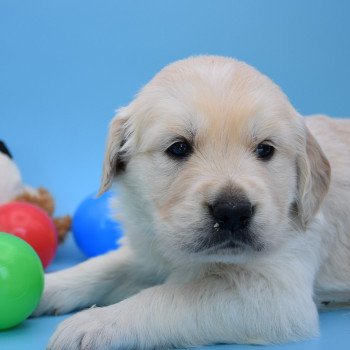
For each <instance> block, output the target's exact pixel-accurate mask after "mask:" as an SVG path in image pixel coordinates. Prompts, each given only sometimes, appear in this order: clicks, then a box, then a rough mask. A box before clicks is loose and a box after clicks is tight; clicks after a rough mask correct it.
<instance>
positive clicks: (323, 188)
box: [297, 126, 331, 228]
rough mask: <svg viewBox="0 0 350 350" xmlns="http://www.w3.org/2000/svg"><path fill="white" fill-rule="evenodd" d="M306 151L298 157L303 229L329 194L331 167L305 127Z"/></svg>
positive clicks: (298, 199) (300, 214) (299, 195)
mask: <svg viewBox="0 0 350 350" xmlns="http://www.w3.org/2000/svg"><path fill="white" fill-rule="evenodd" d="M305 136H306V143H305V149H304V151H303V152H302V154H300V155H299V157H298V195H297V208H298V215H299V218H300V220H301V224H302V226H303V228H306V227H307V225H308V223H309V222H310V220H311V219H312V218H313V217H314V215H315V214H316V213H317V211H318V209H319V208H320V205H321V203H322V201H323V199H324V197H325V195H326V194H327V192H328V188H329V183H330V179H331V167H330V164H329V162H328V159H327V158H326V156H325V154H324V153H323V151H322V149H321V147H320V145H319V144H318V142H317V141H316V139H315V138H314V137H313V136H312V134H311V133H310V131H309V129H308V128H307V127H306V126H305Z"/></svg>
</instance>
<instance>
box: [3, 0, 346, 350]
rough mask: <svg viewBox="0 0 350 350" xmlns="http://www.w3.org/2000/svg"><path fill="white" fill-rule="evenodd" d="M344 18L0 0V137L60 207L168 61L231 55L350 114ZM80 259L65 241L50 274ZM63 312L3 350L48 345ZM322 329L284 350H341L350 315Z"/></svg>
mask: <svg viewBox="0 0 350 350" xmlns="http://www.w3.org/2000/svg"><path fill="white" fill-rule="evenodd" d="M349 15H350V1H347V0H337V1H334V0H329V1H322V0H290V1H282V0H265V1H259V0H255V1H253V0H240V1H237V0H231V1H229V0H211V1H208V0H174V1H169V0H159V1H155V0H153V1H150V0H147V1H146V0H144V1H117V0H96V1H88V0H55V1H50V0H42V1H39V0H31V1H27V0H0V139H4V140H5V141H6V142H7V144H8V146H9V148H10V149H11V151H12V153H13V154H14V156H15V158H16V161H17V163H18V165H19V167H20V169H21V171H22V173H23V178H24V181H25V182H26V183H27V184H30V185H32V186H34V187H36V186H39V185H44V186H45V187H47V188H48V189H50V190H51V191H52V192H53V194H54V196H55V197H56V199H57V206H58V213H60V214H61V213H66V212H67V213H72V212H73V210H74V209H75V208H76V206H77V205H78V203H79V202H80V201H81V200H82V199H83V198H84V197H85V196H86V195H88V194H90V193H91V192H94V191H95V190H96V188H97V187H98V184H99V178H100V173H101V163H102V159H103V153H104V148H105V136H106V133H107V127H108V123H109V121H110V120H111V118H112V116H113V114H114V110H115V109H116V108H118V107H120V106H122V105H125V104H127V103H128V102H129V101H130V100H131V99H132V97H133V96H134V94H135V93H136V92H137V91H138V90H139V89H140V88H141V87H142V86H143V85H144V84H145V83H146V82H147V81H148V80H149V79H150V78H151V77H152V76H153V75H154V74H155V73H156V72H157V71H158V70H159V69H160V68H162V67H163V66H164V65H166V64H168V63H170V62H172V61H174V60H177V59H180V58H184V57H187V56H189V55H197V54H217V55H227V56H233V57H237V58H239V59H241V60H244V61H247V62H248V63H250V64H252V65H254V66H255V67H257V68H258V69H259V70H261V71H262V72H264V73H265V74H267V75H269V76H270V77H271V78H272V79H273V80H275V81H276V82H277V83H278V84H279V85H280V86H281V87H282V88H283V90H284V91H285V92H286V93H287V95H288V96H289V97H290V99H291V101H292V103H293V104H294V106H295V107H296V108H297V109H298V110H299V111H300V112H301V113H303V114H310V113H326V114H329V115H332V116H340V117H341V116H350V89H349V81H350V64H349V61H350V40H349V37H350V20H349ZM83 259H84V257H83V256H82V255H81V254H79V252H78V251H77V250H76V247H74V244H73V242H72V241H71V240H69V241H68V242H67V245H66V246H63V247H61V248H60V250H59V252H58V255H57V258H56V261H55V263H54V265H53V266H52V267H51V270H54V269H59V268H62V267H66V266H69V265H72V264H75V263H77V262H79V261H82V260H83ZM0 311H1V310H0ZM64 317H66V316H62V317H60V318H53V317H52V318H48V319H37V320H29V321H26V322H25V323H24V324H23V325H22V326H20V327H18V328H15V329H14V330H12V331H9V332H3V333H2V334H0V348H1V349H2V348H4V349H5V348H6V349H11V350H13V349H29V348H31V349H39V348H44V345H45V343H46V342H47V339H48V338H49V336H50V334H51V333H52V331H53V329H54V327H55V326H56V325H57V324H58V322H59V320H61V319H63V318H64ZM321 328H322V337H321V338H319V339H317V340H314V341H310V342H302V343H298V344H294V345H284V346H281V347H279V348H280V349H289V348H290V349H302V348H303V349H304V348H307V349H330V348H331V347H332V345H334V346H336V348H338V349H341V348H342V349H348V347H349V344H350V331H349V330H350V314H349V312H348V311H342V312H340V313H339V312H338V313H329V314H324V315H322V316H321ZM222 348H223V349H224V348H228V347H225V346H223V347H222ZM239 348H241V347H235V349H239ZM243 348H244V349H246V348H245V347H242V349H243ZM252 348H253V347H252ZM254 348H256V347H254ZM269 348H270V347H266V349H269Z"/></svg>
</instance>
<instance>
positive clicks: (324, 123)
mask: <svg viewBox="0 0 350 350" xmlns="http://www.w3.org/2000/svg"><path fill="white" fill-rule="evenodd" d="M179 140H186V142H187V143H188V144H190V145H191V147H192V148H191V150H192V153H191V154H190V155H189V156H188V157H187V158H186V159H182V160H179V159H174V158H173V157H170V156H169V154H168V152H167V150H169V147H170V146H171V145H172V144H174V142H179ZM349 140H350V121H347V120H336V119H329V118H326V117H322V116H317V117H311V118H302V117H301V116H300V115H299V114H298V113H297V112H296V111H295V110H294V109H293V107H292V106H291V105H290V103H289V101H288V100H287V98H286V97H285V95H284V94H283V93H282V92H281V91H280V89H279V88H278V87H277V86H276V85H275V84H274V83H273V82H272V81H271V80H269V79H268V78H267V77H265V76H264V75H262V74H260V73H259V72H257V71H256V70H255V69H253V68H252V67H250V66H248V65H246V64H244V63H242V62H239V61H236V60H233V59H230V58H223V57H216V56H202V57H194V58H189V59H187V60H183V61H179V62H175V63H174V64H171V65H170V66H168V67H166V68H165V69H163V70H162V71H161V72H160V73H159V74H158V75H157V76H156V77H155V78H154V79H153V80H152V81H151V82H150V83H149V84H148V85H146V87H145V88H144V89H143V90H142V91H141V92H140V94H139V95H138V96H137V97H136V99H135V100H134V101H133V102H132V103H131V104H130V105H129V106H128V107H126V108H122V109H121V110H120V111H119V113H118V116H117V117H116V118H115V119H114V120H113V121H112V123H111V126H110V134H109V140H108V146H107V152H106V158H105V164H104V172H103V179H102V185H101V191H102V192H103V191H105V190H107V189H108V188H109V187H110V186H111V185H112V184H114V183H117V185H118V186H119V191H120V194H119V195H120V203H121V210H122V212H123V215H124V219H123V222H124V228H125V232H126V237H125V238H124V242H123V246H122V248H121V249H119V250H118V251H116V252H112V253H109V254H106V255H104V256H100V257H97V258H94V259H91V260H89V261H87V262H85V263H82V264H80V265H78V266H75V267H73V268H70V269H67V270H64V271H60V272H57V273H53V274H48V275H46V286H45V292H44V296H43V298H42V301H41V303H40V305H39V307H38V309H37V310H36V311H35V313H34V315H35V316H40V315H43V314H52V313H54V314H63V313H68V312H70V311H73V310H79V309H87V310H85V311H82V312H79V313H77V314H76V315H74V316H72V317H70V318H68V319H67V320H66V321H64V322H63V323H62V324H61V325H60V326H59V327H58V329H57V330H56V332H55V333H54V335H53V337H52V338H51V341H50V343H49V345H48V348H49V349H55V350H58V349H70V350H74V349H123V350H125V349H154V348H169V347H188V346H197V345H202V344H212V343H249V344H266V343H282V342H289V341H296V340H302V339H307V338H310V337H315V336H317V335H318V332H319V325H318V311H317V307H322V306H323V304H322V303H323V302H325V304H327V303H328V302H330V305H332V304H334V305H337V304H343V303H348V302H349V299H350V215H349V213H350V200H349V199H350V152H349V143H350V141H349ZM261 143H268V144H269V145H272V146H273V148H274V150H275V152H274V154H273V156H272V158H271V159H270V160H266V161H265V160H261V159H259V158H258V157H257V156H256V153H255V152H256V151H255V150H256V147H257V145H258V144H261ZM331 169H332V175H331ZM237 190H239V191H240V192H243V193H244V194H245V196H246V197H247V198H248V199H249V201H250V202H251V203H253V204H254V207H255V208H256V210H255V212H254V216H253V217H252V218H251V224H250V226H249V232H250V233H251V234H252V239H251V241H249V242H248V243H247V242H243V243H242V245H238V246H233V247H231V248H230V247H229V248H225V247H224V246H220V244H219V245H217V246H214V247H204V246H203V244H202V243H203V242H211V241H210V240H211V239H212V238H211V237H212V235H216V234H219V233H220V232H221V231H220V225H219V226H218V225H217V222H215V221H210V220H211V218H210V214H209V213H208V203H209V204H210V203H212V202H213V200H214V199H215V198H217V196H218V194H220V193H223V191H226V192H229V193H231V192H232V193H235V191H237ZM118 210H119V209H118ZM215 225H216V226H215ZM203 247H204V248H203ZM207 248H208V249H207ZM92 305H97V307H94V308H91V309H88V308H90V307H91V306H92Z"/></svg>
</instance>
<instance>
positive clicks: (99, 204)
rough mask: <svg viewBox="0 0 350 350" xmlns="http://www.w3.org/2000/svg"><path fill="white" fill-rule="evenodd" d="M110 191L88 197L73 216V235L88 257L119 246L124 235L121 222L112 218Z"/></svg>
mask: <svg viewBox="0 0 350 350" xmlns="http://www.w3.org/2000/svg"><path fill="white" fill-rule="evenodd" d="M113 195H114V194H113V193H112V192H111V191H108V192H106V193H104V194H103V195H102V196H100V197H96V195H95V194H93V195H91V196H89V197H87V198H86V199H85V200H84V201H83V202H82V203H81V204H80V205H79V207H78V209H77V210H76V212H75V214H74V216H73V225H72V231H73V237H74V240H75V242H76V244H77V245H78V247H79V248H80V250H81V251H82V252H83V253H84V254H85V255H86V256H88V257H93V256H96V255H100V254H104V253H106V252H108V251H110V250H114V249H117V248H118V247H119V243H118V240H119V239H120V238H121V237H122V236H123V233H122V229H121V226H120V224H119V223H118V222H117V221H115V220H113V219H112V213H111V208H110V200H111V198H112V197H113Z"/></svg>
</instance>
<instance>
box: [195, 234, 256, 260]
mask: <svg viewBox="0 0 350 350" xmlns="http://www.w3.org/2000/svg"><path fill="white" fill-rule="evenodd" d="M200 237H201V238H200V239H199V240H198V241H197V242H195V243H194V244H193V246H192V247H191V250H192V252H193V253H204V254H215V253H226V252H227V253H229V254H239V253H241V252H243V251H245V250H255V251H261V250H262V249H263V244H262V243H261V242H260V241H259V240H258V239H257V237H256V235H255V234H254V233H253V232H251V231H250V230H249V229H243V230H237V231H234V232H232V231H229V230H224V231H220V232H217V231H212V230H210V231H209V233H208V231H207V233H206V234H205V235H204V237H203V231H202V232H201V234H200Z"/></svg>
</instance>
